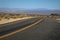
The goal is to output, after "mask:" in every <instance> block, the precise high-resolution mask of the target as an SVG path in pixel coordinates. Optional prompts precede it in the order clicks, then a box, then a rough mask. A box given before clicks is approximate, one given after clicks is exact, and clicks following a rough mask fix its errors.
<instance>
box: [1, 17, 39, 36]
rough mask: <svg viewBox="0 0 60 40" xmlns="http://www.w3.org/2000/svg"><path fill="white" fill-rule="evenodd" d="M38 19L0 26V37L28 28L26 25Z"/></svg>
mask: <svg viewBox="0 0 60 40" xmlns="http://www.w3.org/2000/svg"><path fill="white" fill-rule="evenodd" d="M39 19H40V18H31V19H26V20H22V21H15V22H12V23H8V24H3V25H0V36H2V35H4V34H6V33H10V32H11V31H14V30H17V29H20V28H23V27H25V26H28V25H30V24H32V23H34V22H36V21H37V20H39Z"/></svg>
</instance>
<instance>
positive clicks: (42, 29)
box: [1, 18, 60, 40]
mask: <svg viewBox="0 0 60 40" xmlns="http://www.w3.org/2000/svg"><path fill="white" fill-rule="evenodd" d="M59 30H60V23H58V22H57V21H56V20H54V19H51V18H46V19H45V20H43V21H42V22H41V23H38V24H37V25H35V26H34V27H31V28H29V29H26V30H24V31H22V32H18V33H16V34H14V35H12V36H8V37H6V38H3V39H1V40H60V31H59Z"/></svg>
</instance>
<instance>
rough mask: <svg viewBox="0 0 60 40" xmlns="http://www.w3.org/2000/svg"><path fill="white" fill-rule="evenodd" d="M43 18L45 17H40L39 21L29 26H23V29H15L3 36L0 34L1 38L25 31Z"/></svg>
mask: <svg viewBox="0 0 60 40" xmlns="http://www.w3.org/2000/svg"><path fill="white" fill-rule="evenodd" d="M43 19H44V18H42V19H40V20H39V21H37V22H35V23H33V24H32V25H29V26H27V27H24V28H21V29H19V30H16V31H14V32H11V33H8V34H5V35H3V36H0V39H2V38H5V37H8V36H11V35H13V34H16V33H18V32H21V31H24V30H26V29H28V28H30V27H33V26H34V25H36V24H38V23H39V22H41V21H42V20H43Z"/></svg>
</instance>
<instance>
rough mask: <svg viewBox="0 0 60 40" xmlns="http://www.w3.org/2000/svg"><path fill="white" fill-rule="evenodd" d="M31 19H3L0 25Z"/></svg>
mask: <svg viewBox="0 0 60 40" xmlns="http://www.w3.org/2000/svg"><path fill="white" fill-rule="evenodd" d="M29 18H32V17H24V18H17V19H9V20H7V19H3V20H1V21H0V24H5V23H9V22H13V21H18V20H23V19H29Z"/></svg>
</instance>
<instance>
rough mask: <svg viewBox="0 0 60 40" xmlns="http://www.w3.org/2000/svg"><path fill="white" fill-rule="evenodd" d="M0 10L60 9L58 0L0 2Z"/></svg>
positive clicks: (3, 0) (4, 0)
mask: <svg viewBox="0 0 60 40" xmlns="http://www.w3.org/2000/svg"><path fill="white" fill-rule="evenodd" d="M0 8H22V9H37V8H46V9H60V0H0Z"/></svg>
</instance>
